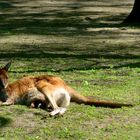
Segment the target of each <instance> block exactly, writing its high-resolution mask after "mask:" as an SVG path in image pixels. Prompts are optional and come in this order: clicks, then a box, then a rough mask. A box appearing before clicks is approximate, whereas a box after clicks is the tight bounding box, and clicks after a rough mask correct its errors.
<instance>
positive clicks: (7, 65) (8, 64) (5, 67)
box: [3, 60, 12, 71]
mask: <svg viewBox="0 0 140 140" xmlns="http://www.w3.org/2000/svg"><path fill="white" fill-rule="evenodd" d="M11 63H12V60H11V61H10V62H8V63H7V64H6V65H5V66H4V67H3V69H4V70H6V71H8V69H9V68H10V66H11Z"/></svg>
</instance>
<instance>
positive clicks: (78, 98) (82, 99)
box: [69, 88, 133, 108]
mask: <svg viewBox="0 0 140 140" xmlns="http://www.w3.org/2000/svg"><path fill="white" fill-rule="evenodd" d="M69 93H70V96H71V102H75V103H77V104H85V105H91V106H92V105H93V106H96V107H109V108H121V107H123V106H127V107H130V106H133V105H132V104H125V103H115V102H112V101H104V100H96V99H94V98H92V97H88V96H83V95H81V94H79V93H76V91H74V90H73V89H71V88H69Z"/></svg>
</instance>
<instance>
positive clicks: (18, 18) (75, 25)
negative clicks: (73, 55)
mask: <svg viewBox="0 0 140 140" xmlns="http://www.w3.org/2000/svg"><path fill="white" fill-rule="evenodd" d="M89 2H91V1H89ZM50 3H51V2H50ZM50 3H48V4H45V5H43V4H42V5H41V2H40V5H41V6H42V7H41V6H39V5H35V4H34V2H33V1H31V3H30V2H29V1H26V0H24V1H21V0H20V1H18V0H11V1H5V0H3V1H2V2H0V5H1V6H0V10H1V11H2V14H1V15H0V21H1V23H0V28H1V30H0V35H9V34H19V33H24V34H25V33H26V34H41V35H57V34H59V35H65V36H67V35H68V36H74V35H75V36H77V35H79V34H80V35H82V34H83V35H89V34H90V32H89V31H88V30H87V29H88V28H102V27H120V26H122V25H120V24H119V23H120V21H122V20H123V19H124V18H125V17H126V16H127V13H126V14H123V13H122V14H116V15H111V14H110V13H108V12H106V11H98V9H97V7H99V8H101V6H103V7H106V8H108V7H109V5H108V4H107V5H99V4H98V5H97V4H95V5H94V3H92V5H87V3H86V2H84V1H83V2H78V1H77V0H75V1H72V2H64V3H63V2H62V4H59V3H53V1H52V3H51V4H50ZM28 5H29V6H28ZM91 6H92V7H96V9H97V10H94V11H88V10H86V11H85V10H84V8H88V7H89V8H90V7H91ZM113 6H114V7H121V5H113ZM59 7H60V8H61V9H60V8H59ZM41 8H44V9H45V10H40V9H41ZM96 15H98V16H96ZM101 21H104V22H101ZM114 21H116V22H114Z"/></svg>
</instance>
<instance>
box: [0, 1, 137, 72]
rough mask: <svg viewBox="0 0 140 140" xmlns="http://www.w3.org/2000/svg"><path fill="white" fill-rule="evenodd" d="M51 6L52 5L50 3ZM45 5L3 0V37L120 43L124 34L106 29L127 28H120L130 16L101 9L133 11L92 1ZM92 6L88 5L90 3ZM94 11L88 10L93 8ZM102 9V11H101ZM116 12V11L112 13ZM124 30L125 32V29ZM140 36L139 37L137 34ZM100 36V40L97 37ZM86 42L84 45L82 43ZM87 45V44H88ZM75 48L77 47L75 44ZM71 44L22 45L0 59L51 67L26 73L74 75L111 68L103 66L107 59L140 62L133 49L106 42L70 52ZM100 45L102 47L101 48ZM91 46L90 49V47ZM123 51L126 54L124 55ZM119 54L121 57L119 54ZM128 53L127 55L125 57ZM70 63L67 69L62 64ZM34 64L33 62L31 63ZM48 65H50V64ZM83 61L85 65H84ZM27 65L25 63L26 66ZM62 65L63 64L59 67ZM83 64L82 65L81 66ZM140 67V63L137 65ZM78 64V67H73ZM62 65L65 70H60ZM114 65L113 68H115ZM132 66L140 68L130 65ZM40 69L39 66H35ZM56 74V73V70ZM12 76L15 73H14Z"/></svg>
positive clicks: (0, 26)
mask: <svg viewBox="0 0 140 140" xmlns="http://www.w3.org/2000/svg"><path fill="white" fill-rule="evenodd" d="M48 2H49V3H48ZM55 2H56V3H54V1H46V3H43V2H42V3H41V2H40V1H38V4H35V2H34V1H33V0H31V1H29V0H3V1H0V10H1V11H2V13H1V14H0V21H1V22H0V29H1V30H0V35H1V36H9V35H19V34H23V35H24V34H26V35H46V36H47V35H54V36H64V37H77V36H79V35H80V37H85V36H91V37H94V36H95V40H96V38H100V39H103V40H106V38H107V36H109V37H108V38H109V39H116V40H117V39H119V38H120V36H119V35H120V34H121V32H118V31H116V30H114V29H113V30H107V29H104V28H120V27H124V25H123V24H120V23H121V21H123V19H125V17H126V16H127V13H116V15H114V12H113V13H111V12H110V11H107V10H103V9H102V10H99V9H100V8H106V9H108V8H120V7H121V8H125V6H127V7H129V8H130V10H131V6H132V5H131V4H128V3H126V4H124V5H122V4H120V3H118V4H116V3H114V4H112V5H111V4H109V3H106V2H101V1H95V2H94V1H91V0H88V1H86V0H82V1H80V2H79V1H78V0H73V1H70V2H67V1H65V2H64V1H62V2H61V3H59V1H55ZM88 2H89V3H88ZM91 7H92V8H94V10H93V9H92V10H89V9H90V8H91ZM98 7H99V9H98ZM112 11H113V10H112ZM124 30H125V29H124ZM126 34H127V35H128V36H129V33H126ZM134 34H136V35H140V33H138V32H137V33H134ZM97 36H98V37H97ZM83 42H84V41H83ZM86 42H88V40H86ZM73 44H74V43H73ZM73 44H71V42H70V43H67V42H66V44H62V43H57V44H55V43H54V44H53V43H50V44H49V43H46V44H41V45H40V46H39V47H38V46H36V45H31V44H30V45H29V44H22V45H21V44H19V43H17V44H16V43H15V44H12V45H15V48H12V47H13V46H12V45H11V46H10V47H11V48H10V50H9V49H5V48H1V52H0V59H4V60H6V59H10V58H14V59H15V60H17V61H18V60H22V61H23V60H24V61H25V63H26V62H28V63H29V65H31V66H34V65H33V64H32V62H33V61H36V60H37V59H39V60H38V62H37V63H36V65H38V64H40V63H41V64H42V65H44V67H45V66H46V65H49V66H47V67H49V68H44V69H38V68H36V70H34V69H33V70H32V69H28V70H25V71H26V72H33V71H38V72H45V71H48V70H50V71H51V69H52V68H53V67H55V68H54V69H55V71H61V70H64V71H72V70H81V69H93V68H97V69H103V68H109V67H110V66H109V65H106V64H105V65H102V63H104V60H105V59H106V60H107V61H108V62H109V61H111V60H113V61H114V60H118V61H122V60H125V59H127V60H129V59H133V60H136V61H137V60H138V59H140V55H139V54H134V53H129V52H128V50H130V47H132V46H130V47H129V46H127V47H122V46H117V47H116V46H115V47H112V46H111V45H109V46H104V44H105V42H104V41H103V42H102V43H101V44H99V45H96V46H95V47H93V45H94V44H90V43H89V44H88V43H87V46H88V47H87V46H86V45H83V46H81V48H71V46H72V45H73ZM100 45H102V46H101V47H100ZM107 45H108V44H107ZM55 46H56V47H55ZM90 46H91V47H90ZM76 47H77V46H76ZM133 49H134V50H135V51H138V48H137V46H133ZM120 50H121V51H122V52H123V53H121V52H120ZM118 52H119V53H118ZM124 52H125V53H124ZM60 59H61V61H62V60H63V62H65V63H67V64H66V65H65V64H63V65H62V63H60ZM29 61H31V62H29ZM48 61H49V62H48ZM83 61H84V62H83ZM23 63H24V62H23ZM58 63H60V64H58ZM79 63H80V64H79ZM134 63H137V62H134ZM73 64H75V65H73ZM60 65H62V66H60ZM113 65H114V64H113ZM118 65H119V66H120V67H124V66H126V67H127V66H129V64H128V63H127V64H122V63H121V64H117V63H116V64H115V66H114V68H115V67H116V68H117V67H119V66H118ZM130 66H132V67H133V66H134V67H135V66H139V65H135V64H134V65H131V63H130ZM36 67H37V66H36ZM53 71H54V70H53ZM12 72H16V71H15V70H12Z"/></svg>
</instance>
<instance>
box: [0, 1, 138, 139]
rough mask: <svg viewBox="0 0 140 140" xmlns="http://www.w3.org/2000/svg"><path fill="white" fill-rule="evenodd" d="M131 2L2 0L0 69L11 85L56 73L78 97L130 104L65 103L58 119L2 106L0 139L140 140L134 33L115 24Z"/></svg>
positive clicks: (42, 113) (22, 108) (131, 27)
mask: <svg viewBox="0 0 140 140" xmlns="http://www.w3.org/2000/svg"><path fill="white" fill-rule="evenodd" d="M132 5H133V3H132V1H131V0H126V1H120V0H115V1H111V2H110V1H109V0H96V1H90V0H88V1H87V0H86V1H85V0H80V1H77V0H71V1H67V0H62V1H59V0H36V1H34V0H30V1H27V0H2V1H1V2H0V11H1V13H0V21H1V22H0V36H1V37H0V64H1V65H4V64H5V63H6V62H7V61H8V60H9V59H13V64H12V67H11V70H10V72H9V75H10V82H12V81H15V80H16V79H18V78H21V77H22V76H23V75H40V74H45V73H49V74H54V75H58V76H60V77H62V78H63V79H65V81H66V82H67V83H69V84H70V85H71V86H72V87H74V88H75V89H77V91H79V92H80V93H81V94H83V95H91V96H95V97H96V98H101V99H106V100H113V101H117V102H128V103H133V104H134V107H132V108H125V107H124V108H121V109H109V108H95V107H91V106H85V105H76V104H71V105H70V107H69V109H68V111H67V112H66V114H65V115H64V116H63V117H59V118H50V117H49V116H48V113H47V112H46V111H45V110H40V109H29V108H27V107H25V106H20V105H15V106H9V107H0V140H5V139H6V140H11V139H14V140H19V139H23V140H24V139H26V140H44V139H48V140H52V139H53V140H58V139H73V140H75V139H89V140H91V139H92V140H99V139H103V140H118V139H120V140H128V139H130V140H138V139H139V138H140V134H139V128H140V117H139V114H140V93H139V91H140V86H139V83H140V79H139V76H140V49H139V44H140V29H139V26H137V27H133V26H130V27H129V26H127V27H125V26H124V25H121V24H120V23H121V21H122V20H123V19H124V18H126V16H127V15H128V13H129V12H130V11H131V8H132Z"/></svg>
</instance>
